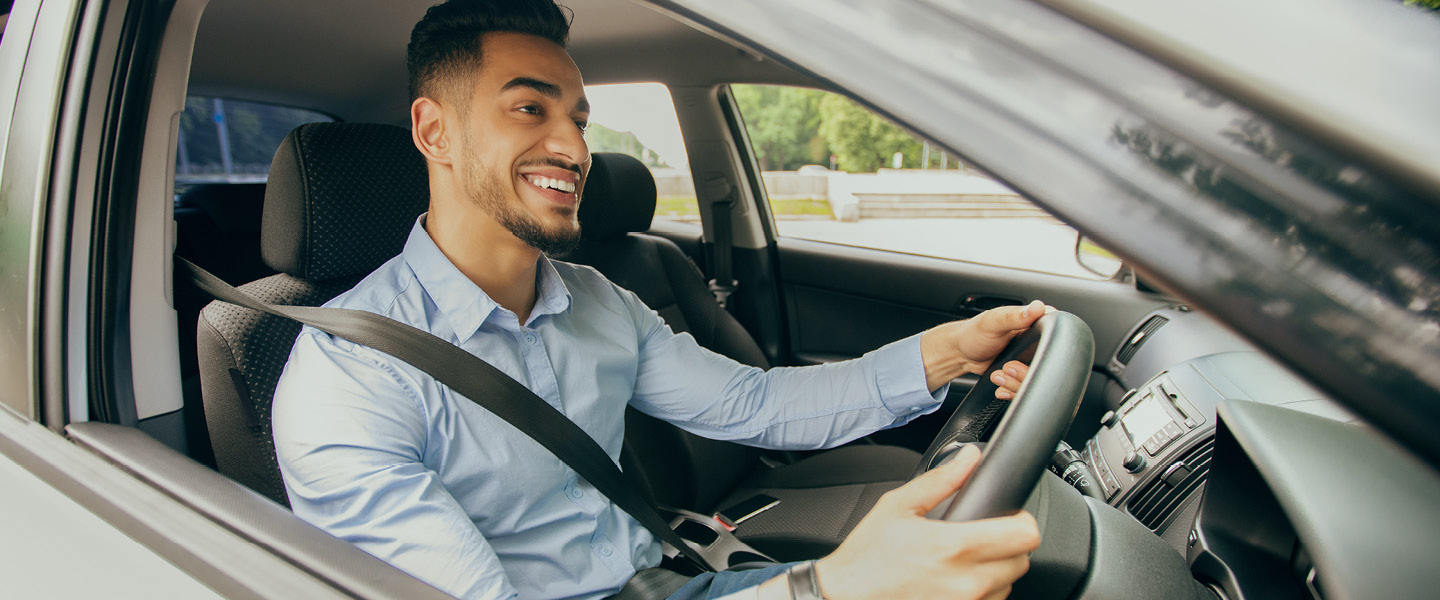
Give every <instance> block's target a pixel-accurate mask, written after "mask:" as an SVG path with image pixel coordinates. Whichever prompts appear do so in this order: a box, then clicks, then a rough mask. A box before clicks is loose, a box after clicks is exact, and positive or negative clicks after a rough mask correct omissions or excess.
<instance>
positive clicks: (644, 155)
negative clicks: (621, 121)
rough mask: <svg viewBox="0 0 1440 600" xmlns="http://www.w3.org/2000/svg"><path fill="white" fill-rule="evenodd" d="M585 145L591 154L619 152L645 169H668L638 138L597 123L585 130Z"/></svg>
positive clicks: (632, 134) (627, 132)
mask: <svg viewBox="0 0 1440 600" xmlns="http://www.w3.org/2000/svg"><path fill="white" fill-rule="evenodd" d="M585 143H586V144H587V145H589V146H590V151H591V152H619V153H621V154H629V155H630V156H633V157H635V158H638V159H640V162H642V163H645V166H647V167H669V166H670V165H667V164H665V163H664V162H663V161H661V160H660V156H659V155H658V154H656V153H655V152H654V151H653V150H650V149H649V148H646V147H645V144H642V143H640V138H637V137H635V134H634V133H631V132H629V131H615V130H614V129H611V128H609V127H606V126H604V125H601V124H599V123H591V124H590V126H589V127H586V128H585Z"/></svg>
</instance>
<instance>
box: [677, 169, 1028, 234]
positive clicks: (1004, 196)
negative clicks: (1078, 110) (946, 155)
mask: <svg viewBox="0 0 1440 600" xmlns="http://www.w3.org/2000/svg"><path fill="white" fill-rule="evenodd" d="M761 178H762V179H763V180H764V181H765V190H766V193H767V195H769V196H770V197H771V198H772V199H777V200H778V199H791V198H814V199H818V200H827V201H829V203H830V211H831V213H832V215H833V216H834V218H836V219H838V220H842V221H855V220H858V219H861V218H918V217H956V218H962V217H963V218H976V217H1010V218H1048V215H1046V214H1045V213H1044V211H1041V210H1040V209H1038V208H1035V207H1033V206H1032V205H1030V203H1029V202H1028V201H1026V200H1025V199H1024V198H1022V197H1020V196H1019V195H1018V194H1016V193H1015V192H1013V191H1011V190H1010V189H1009V188H1007V187H1005V186H1004V185H1001V184H1000V183H998V182H996V181H995V180H993V179H990V178H988V177H984V176H979V175H972V174H969V173H965V172H962V171H951V170H946V171H940V170H917V169H881V170H880V171H879V172H878V173H845V172H841V171H831V172H826V173H803V174H802V173H796V172H794V171H771V172H765V173H762V174H761ZM655 184H656V188H657V191H658V193H659V195H660V196H661V197H666V196H669V197H691V198H693V197H695V188H694V184H693V183H692V182H691V180H690V174H689V173H685V172H680V171H670V172H657V173H656V177H655Z"/></svg>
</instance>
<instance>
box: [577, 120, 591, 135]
mask: <svg viewBox="0 0 1440 600" xmlns="http://www.w3.org/2000/svg"><path fill="white" fill-rule="evenodd" d="M575 127H576V128H578V129H579V130H580V132H581V133H584V132H585V129H586V128H588V127H590V124H589V123H586V122H585V121H576V122H575Z"/></svg>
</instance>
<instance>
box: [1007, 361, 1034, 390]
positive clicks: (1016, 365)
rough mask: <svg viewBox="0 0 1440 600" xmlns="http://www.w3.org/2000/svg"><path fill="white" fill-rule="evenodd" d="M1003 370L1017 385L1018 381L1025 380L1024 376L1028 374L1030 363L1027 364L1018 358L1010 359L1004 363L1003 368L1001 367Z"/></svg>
mask: <svg viewBox="0 0 1440 600" xmlns="http://www.w3.org/2000/svg"><path fill="white" fill-rule="evenodd" d="M1003 371H1004V372H1005V376H1006V377H1009V378H1010V379H1013V380H1015V383H1016V385H1017V386H1018V385H1019V384H1020V382H1022V381H1025V376H1026V375H1029V374H1030V365H1027V364H1025V363H1023V362H1020V361H1018V360H1012V361H1010V362H1008V363H1005V368H1004V369H1003Z"/></svg>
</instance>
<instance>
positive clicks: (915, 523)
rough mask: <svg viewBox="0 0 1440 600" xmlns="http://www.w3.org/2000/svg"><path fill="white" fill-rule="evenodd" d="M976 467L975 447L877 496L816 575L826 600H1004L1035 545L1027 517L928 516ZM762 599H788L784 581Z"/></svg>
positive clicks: (1036, 536) (765, 590) (769, 586)
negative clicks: (961, 518)
mask: <svg viewBox="0 0 1440 600" xmlns="http://www.w3.org/2000/svg"><path fill="white" fill-rule="evenodd" d="M979 462H980V452H979V451H977V450H976V449H975V448H973V447H972V448H969V449H968V450H966V451H964V452H961V453H960V454H959V456H958V457H956V459H955V460H954V461H951V462H950V463H947V464H945V465H943V466H941V467H939V468H936V469H935V470H933V471H930V472H929V473H926V474H924V475H921V476H920V477H918V478H916V479H915V480H914V481H911V482H910V483H907V484H905V485H904V486H901V487H899V488H897V489H895V490H892V491H890V492H889V493H887V494H885V495H884V496H882V497H881V498H880V501H879V502H877V503H876V504H875V508H874V509H872V510H871V511H870V513H869V514H868V515H866V516H865V518H864V519H862V520H861V521H860V524H859V525H856V526H855V529H854V531H852V532H850V535H849V536H848V537H846V538H845V542H844V543H843V544H841V545H840V547H839V548H838V549H836V550H835V553H834V554H831V555H830V556H827V557H825V558H822V559H820V560H819V561H816V564H815V573H816V575H817V577H818V579H819V581H820V582H821V585H822V591H823V592H824V594H825V597H826V598H830V599H831V600H871V599H874V600H908V599H912V598H913V599H917V600H919V599H928V598H948V599H954V600H995V599H999V598H1004V597H1005V596H1007V595H1008V594H1009V592H1010V586H1011V584H1013V583H1015V580H1016V579H1019V578H1020V576H1021V575H1023V574H1024V573H1025V571H1026V570H1027V569H1028V568H1029V566H1030V561H1029V558H1028V556H1027V554H1028V553H1029V552H1031V551H1033V550H1035V548H1036V547H1038V546H1039V544H1040V532H1039V528H1038V527H1037V525H1036V523H1035V518H1034V517H1032V516H1031V515H1030V514H1029V513H1026V512H1023V511H1022V512H1020V513H1017V514H1014V515H1010V516H1005V517H999V518H993V519H982V520H977V521H968V522H964V523H951V522H946V521H936V520H932V519H928V518H926V517H925V514H926V513H927V512H929V511H930V510H932V509H934V508H935V507H936V506H937V505H939V504H940V503H941V502H944V501H945V500H948V499H949V498H950V497H951V496H952V495H953V494H954V493H955V492H956V490H958V489H960V488H961V487H962V486H963V485H964V484H965V482H966V480H967V479H968V478H969V476H970V473H971V472H972V471H973V470H974V468H975V465H976V464H977V463H979ZM759 597H760V598H761V600H772V599H774V600H789V598H790V593H789V590H788V589H787V588H786V585H785V580H784V578H776V579H775V580H772V581H770V582H768V583H766V584H765V585H763V586H761V588H760V589H759Z"/></svg>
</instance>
